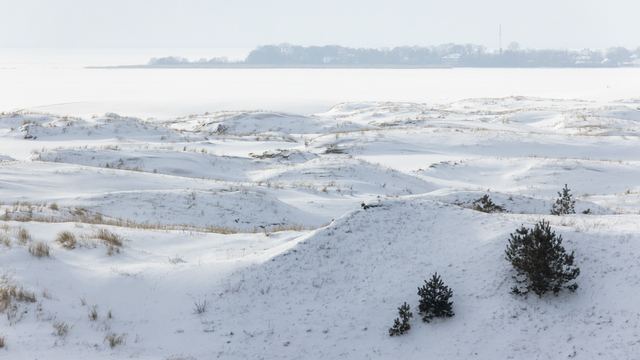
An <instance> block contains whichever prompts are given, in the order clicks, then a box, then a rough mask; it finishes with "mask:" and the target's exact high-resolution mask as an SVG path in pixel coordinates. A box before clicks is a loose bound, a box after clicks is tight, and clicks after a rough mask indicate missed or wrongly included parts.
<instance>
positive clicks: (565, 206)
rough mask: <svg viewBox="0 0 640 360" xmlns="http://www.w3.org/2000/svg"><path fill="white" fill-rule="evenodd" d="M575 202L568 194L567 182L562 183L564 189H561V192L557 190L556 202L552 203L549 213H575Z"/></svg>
mask: <svg viewBox="0 0 640 360" xmlns="http://www.w3.org/2000/svg"><path fill="white" fill-rule="evenodd" d="M575 203H576V201H575V200H571V194H569V189H568V188H567V184H564V189H562V192H559V191H558V200H556V203H555V204H553V208H552V209H551V215H565V214H575V213H576V211H575V209H574V208H573V206H574V205H575Z"/></svg>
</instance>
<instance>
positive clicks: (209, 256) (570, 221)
mask: <svg viewBox="0 0 640 360" xmlns="http://www.w3.org/2000/svg"><path fill="white" fill-rule="evenodd" d="M505 91H508V89H507V90H505ZM488 93H491V91H489V92H488ZM626 98H627V99H628V96H627V97H626ZM103 113H105V114H104V115H102V116H83V117H75V116H66V117H65V116H58V115H52V114H40V113H36V112H35V111H33V110H30V111H23V112H12V113H5V114H3V115H1V116H0V199H1V200H2V201H3V204H2V205H1V206H0V219H1V220H0V264H1V271H2V274H0V276H2V278H1V280H0V287H1V286H7V285H8V284H15V285H17V286H18V287H22V288H24V289H25V290H26V291H30V292H33V293H34V294H35V296H36V297H37V301H36V302H35V303H29V302H18V301H13V302H12V304H11V305H10V307H9V308H7V309H5V310H4V315H6V316H2V319H1V320H0V334H2V336H4V337H5V341H6V345H5V347H4V348H3V349H0V354H2V356H6V357H8V358H47V359H76V358H77V359H81V358H95V359H120V358H126V357H132V358H140V359H178V358H183V359H210V358H221V359H246V358H258V359H260V358H264V359H270V358H287V359H289V358H311V359H315V358H328V359H333V358H340V357H344V358H381V359H396V358H425V357H433V358H478V359H496V358H517V359H518V358H566V357H572V358H579V359H591V358H594V357H596V356H598V355H600V356H606V357H607V358H612V359H632V358H635V357H636V356H637V355H636V354H637V353H638V352H639V350H640V349H638V344H640V338H639V330H638V323H639V321H640V308H639V307H638V305H637V301H635V298H636V295H637V287H638V285H639V282H640V268H639V267H638V264H639V260H640V252H639V250H638V249H640V236H638V234H639V231H640V222H639V221H638V213H639V212H640V195H639V194H640V185H639V184H638V178H640V174H639V173H638V168H639V166H638V165H639V161H640V158H639V156H638V154H640V142H639V139H640V137H639V135H640V127H638V124H640V108H639V107H638V103H637V101H630V100H619V101H618V100H610V99H605V98H604V97H602V96H601V97H600V99H599V100H593V99H586V100H585V99H582V100H580V99H573V100H567V99H566V98H564V99H561V98H547V97H534V96H531V97H523V96H517V97H516V96H509V97H504V98H502V97H500V98H498V97H496V98H490V97H477V98H470V99H457V100H451V101H449V100H447V101H442V102H439V103H435V102H434V103H427V104H425V103H420V102H393V101H380V102H377V101H357V102H344V103H338V104H335V106H333V107H329V108H328V110H326V111H321V112H317V113H314V114H303V113H292V112H290V111H289V110H283V111H268V110H250V111H239V110H236V109H231V110H221V111H214V112H208V113H204V112H203V113H200V114H197V115H190V116H180V117H171V116H164V117H160V118H144V119H143V118H140V117H137V116H138V114H132V115H133V116H128V115H127V113H124V112H122V111H121V110H117V111H116V112H113V111H109V110H107V111H104V112H103ZM73 115H76V116H77V115H78V114H73ZM565 184H568V187H569V188H570V189H571V193H572V194H573V195H574V197H575V199H576V200H577V201H576V212H577V214H575V215H565V216H551V215H549V211H550V209H551V207H552V205H553V204H554V202H555V199H556V198H557V196H558V192H559V191H561V189H562V188H563V187H564V185H565ZM483 195H489V197H490V198H491V199H492V200H493V201H494V202H495V203H496V204H498V205H500V206H503V207H504V208H505V212H502V213H489V214H487V213H482V212H478V211H475V210H473V209H472V207H473V202H474V201H475V200H477V199H479V198H480V197H482V196H483ZM54 204H55V205H54ZM363 204H365V205H370V206H363ZM371 205H373V206H371ZM587 210H589V212H588V214H584V213H583V212H584V211H587ZM540 220H545V221H549V222H550V224H551V225H552V227H553V230H554V231H556V232H557V233H558V234H560V235H562V237H563V239H564V242H563V244H564V246H565V247H566V248H567V250H568V251H569V252H571V251H574V252H575V259H576V265H577V266H578V267H579V268H580V269H581V275H580V276H579V277H578V278H577V283H578V285H579V288H578V290H577V291H576V292H575V293H560V294H559V296H557V297H556V296H553V295H545V296H543V297H540V298H538V297H537V296H527V297H516V296H514V295H511V294H510V293H509V290H510V288H511V286H512V285H513V284H512V283H513V281H512V279H511V276H512V275H513V271H512V269H511V267H510V264H509V263H508V262H507V261H506V260H505V259H504V250H505V249H506V245H507V240H508V238H509V234H510V233H513V232H514V231H515V230H516V229H517V228H519V227H520V226H522V225H524V226H533V224H535V223H536V222H538V221H540ZM20 229H25V230H27V231H28V232H29V233H30V234H31V237H32V240H26V241H25V240H21V238H20ZM98 229H106V230H108V231H109V232H112V233H115V234H118V235H119V236H121V237H122V238H123V239H124V246H122V247H121V248H120V247H117V246H116V247H115V248H114V247H112V246H110V245H109V243H108V242H106V241H103V240H100V239H99V238H98V235H97V233H96V231H97V230H98ZM63 231H69V232H72V233H73V234H75V236H76V238H77V242H78V243H77V245H76V246H75V248H73V249H66V248H64V247H63V246H62V245H61V244H60V243H58V242H56V237H57V236H58V234H60V233H61V232H63ZM38 241H40V242H44V243H46V244H47V245H49V246H50V248H51V250H50V254H51V255H50V257H42V258H37V257H35V256H33V255H32V254H30V253H29V251H28V243H30V242H38ZM436 271H437V272H438V274H440V275H441V276H442V279H443V281H444V282H445V284H446V285H448V286H450V287H451V289H452V290H453V298H452V300H453V302H454V305H453V310H454V312H455V316H454V317H453V318H449V319H439V320H436V321H433V322H432V323H429V324H427V323H422V322H421V321H419V318H418V317H414V319H413V320H412V323H411V325H412V329H411V331H410V332H409V333H408V334H405V335H402V336H400V337H389V336H388V328H389V327H390V326H391V325H392V323H393V319H394V318H395V317H396V316H397V308H398V306H400V305H401V304H402V303H403V302H405V301H406V302H407V303H409V304H410V305H411V307H412V311H413V312H414V313H416V312H417V304H418V296H417V288H418V286H421V285H422V284H423V282H424V280H425V279H428V278H430V277H431V275H432V274H433V273H434V272H436ZM197 304H200V305H204V304H206V306H205V308H206V311H204V312H202V313H200V314H197V313H196V312H195V311H194V310H195V309H196V307H197ZM93 306H97V308H96V309H97V314H98V316H97V319H96V320H91V319H90V317H89V316H88V314H89V312H90V311H91V310H92V309H93ZM109 312H110V313H111V315H112V316H111V317H108V313H109ZM60 322H62V323H66V324H68V325H69V326H70V329H69V330H68V334H66V336H62V335H56V334H55V333H54V327H53V324H55V323H60ZM110 332H111V333H114V334H116V335H121V334H125V335H124V339H125V342H124V343H123V344H118V345H115V346H114V347H113V348H111V347H110V346H109V344H108V343H107V342H105V341H104V339H105V335H107V334H109V333H110Z"/></svg>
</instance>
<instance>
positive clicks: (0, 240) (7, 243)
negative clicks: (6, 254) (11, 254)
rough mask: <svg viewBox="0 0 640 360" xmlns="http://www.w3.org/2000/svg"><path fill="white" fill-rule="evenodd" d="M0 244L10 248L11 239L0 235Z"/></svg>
mask: <svg viewBox="0 0 640 360" xmlns="http://www.w3.org/2000/svg"><path fill="white" fill-rule="evenodd" d="M0 244H2V245H4V246H6V247H8V248H10V247H11V239H10V238H9V237H8V236H7V235H5V234H0Z"/></svg>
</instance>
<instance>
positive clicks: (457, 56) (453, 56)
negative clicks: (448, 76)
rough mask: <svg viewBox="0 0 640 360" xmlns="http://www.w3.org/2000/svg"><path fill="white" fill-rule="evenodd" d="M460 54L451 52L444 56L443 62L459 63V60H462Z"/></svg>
mask: <svg viewBox="0 0 640 360" xmlns="http://www.w3.org/2000/svg"><path fill="white" fill-rule="evenodd" d="M460 56H462V55H460V54H449V55H447V56H443V57H442V63H443V64H449V65H457V64H458V62H459V61H460Z"/></svg>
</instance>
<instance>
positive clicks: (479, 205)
mask: <svg viewBox="0 0 640 360" xmlns="http://www.w3.org/2000/svg"><path fill="white" fill-rule="evenodd" d="M472 209H473V210H476V211H482V212H485V213H494V212H504V208H503V207H502V206H500V205H496V204H494V203H493V201H491V199H489V195H485V196H483V197H481V198H480V199H478V200H476V201H474V202H473V208H472Z"/></svg>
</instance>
